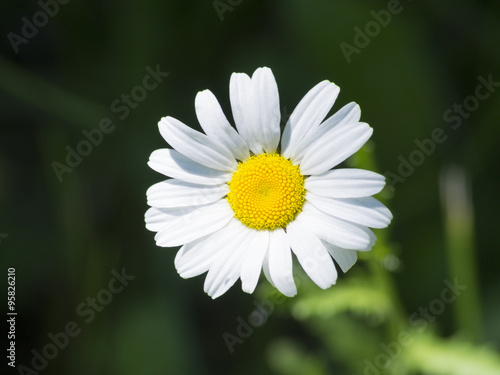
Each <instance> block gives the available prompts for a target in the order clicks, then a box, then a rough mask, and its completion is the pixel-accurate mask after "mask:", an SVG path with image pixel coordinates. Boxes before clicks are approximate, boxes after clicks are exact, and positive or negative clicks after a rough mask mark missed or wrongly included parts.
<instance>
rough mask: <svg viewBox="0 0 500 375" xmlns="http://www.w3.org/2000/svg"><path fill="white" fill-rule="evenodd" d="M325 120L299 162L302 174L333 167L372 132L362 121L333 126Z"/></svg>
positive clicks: (313, 173) (315, 172) (363, 142)
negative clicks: (316, 137) (316, 136)
mask: <svg viewBox="0 0 500 375" xmlns="http://www.w3.org/2000/svg"><path fill="white" fill-rule="evenodd" d="M327 122H328V120H327V121H325V123H324V124H322V125H321V126H320V127H319V128H318V131H317V134H318V136H319V138H318V139H317V140H316V141H314V142H313V143H311V144H310V145H309V148H308V149H307V151H306V153H305V155H304V159H303V160H302V162H301V163H300V171H301V172H302V174H304V175H315V174H320V173H323V172H325V171H327V170H328V169H331V168H333V167H335V166H336V165H337V164H339V163H341V162H343V161H344V160H345V159H347V158H348V157H349V156H351V155H352V154H354V153H355V152H356V151H358V150H359V149H360V148H361V146H363V145H364V144H365V143H366V141H367V140H368V139H369V138H370V137H371V135H372V133H373V129H372V128H371V127H370V126H369V125H368V124H366V123H362V122H358V123H355V124H337V125H338V126H333V127H330V126H329V125H330V123H328V124H327ZM320 133H321V134H320Z"/></svg>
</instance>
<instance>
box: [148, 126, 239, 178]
mask: <svg viewBox="0 0 500 375" xmlns="http://www.w3.org/2000/svg"><path fill="white" fill-rule="evenodd" d="M158 127H159V129H160V133H161V135H162V136H163V138H165V140H166V141H167V142H168V143H169V144H170V145H171V146H172V147H173V148H175V149H176V150H177V151H179V152H180V153H181V154H183V155H184V156H185V157H187V158H189V159H191V160H193V161H195V162H197V163H199V164H202V165H204V166H206V167H209V168H213V169H219V170H221V171H234V170H235V169H236V167H237V165H238V163H237V162H236V159H235V158H234V156H233V154H232V153H231V152H230V151H229V150H228V149H227V148H226V147H224V146H222V145H221V144H220V143H219V142H218V141H214V140H213V139H211V138H209V137H207V136H206V135H205V134H202V133H200V132H197V131H196V130H193V129H191V128H190V127H189V126H187V125H185V124H183V123H182V122H180V121H179V120H177V119H175V118H173V117H163V118H162V119H161V120H160V122H159V123H158Z"/></svg>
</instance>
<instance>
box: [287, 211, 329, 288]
mask: <svg viewBox="0 0 500 375" xmlns="http://www.w3.org/2000/svg"><path fill="white" fill-rule="evenodd" d="M287 235H288V239H289V240H290V246H291V247H292V250H293V252H294V253H295V255H296V256H297V259H298V261H299V263H300V265H301V266H302V268H303V269H304V271H305V272H306V273H307V275H308V276H309V277H310V278H311V280H312V281H314V282H315V283H316V284H317V285H318V286H319V287H320V288H322V289H326V288H329V287H330V286H332V285H333V284H335V282H336V280H337V270H336V269H335V265H334V264H333V260H332V257H331V256H330V254H329V253H328V251H327V249H326V247H325V245H324V244H323V242H321V241H320V239H319V238H318V237H317V236H316V235H315V234H314V233H313V232H311V231H310V230H309V228H308V227H306V226H304V225H302V223H301V221H297V220H295V221H293V222H291V223H290V224H288V226H287Z"/></svg>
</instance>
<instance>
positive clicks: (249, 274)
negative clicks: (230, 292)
mask: <svg viewBox="0 0 500 375" xmlns="http://www.w3.org/2000/svg"><path fill="white" fill-rule="evenodd" d="M252 237H253V238H250V239H249V244H248V246H249V247H250V249H251V251H250V252H248V254H247V256H246V257H245V259H244V260H243V263H242V264H241V289H243V291H244V292H246V293H253V291H254V290H255V287H256V286H257V282H258V281H259V276H260V273H261V271H262V263H263V262H264V258H265V257H266V253H267V251H268V249H269V231H267V230H258V231H252Z"/></svg>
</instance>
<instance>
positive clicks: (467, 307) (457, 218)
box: [440, 166, 482, 340]
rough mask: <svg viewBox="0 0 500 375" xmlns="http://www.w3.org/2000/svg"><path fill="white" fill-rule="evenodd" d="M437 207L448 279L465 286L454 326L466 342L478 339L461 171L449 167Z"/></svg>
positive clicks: (468, 204) (466, 190) (469, 218)
mask: <svg viewBox="0 0 500 375" xmlns="http://www.w3.org/2000/svg"><path fill="white" fill-rule="evenodd" d="M440 190H441V203H442V206H443V210H444V216H445V235H446V255H447V260H448V269H449V276H450V277H451V278H452V279H454V278H457V279H458V283H460V284H463V285H466V286H467V289H466V290H465V292H464V293H463V294H462V295H461V296H460V298H457V300H456V302H455V303H454V304H453V307H454V309H455V315H456V320H457V322H456V323H457V326H458V329H459V331H460V333H462V334H463V335H464V336H465V337H466V338H467V339H470V340H478V339H480V337H481V333H482V332H481V330H482V328H481V327H482V324H481V313H480V298H479V287H478V282H477V273H476V269H477V268H476V259H475V254H474V214H473V209H472V200H471V196H470V187H469V182H468V180H467V176H466V174H465V171H464V169H463V168H461V167H459V166H449V167H447V168H446V169H444V170H443V172H442V174H441V180H440Z"/></svg>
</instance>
